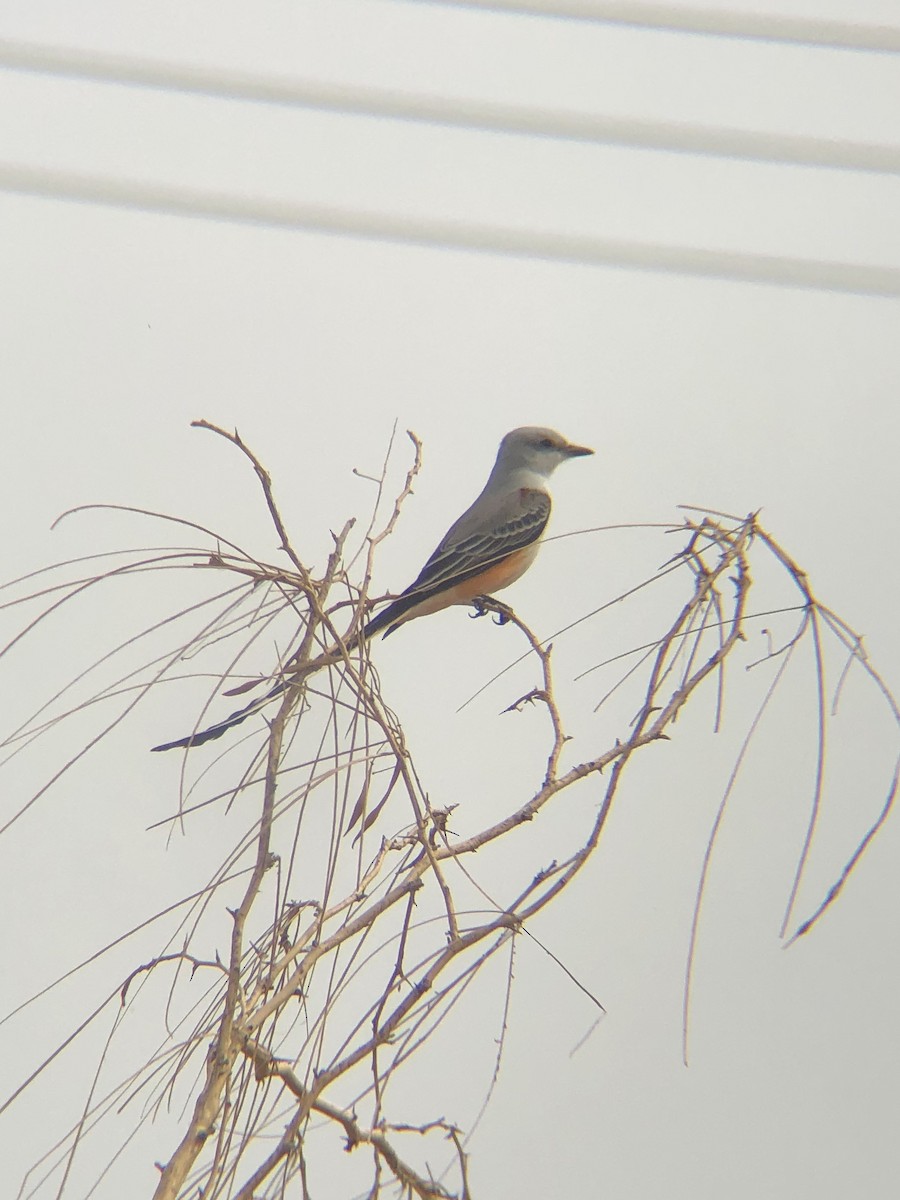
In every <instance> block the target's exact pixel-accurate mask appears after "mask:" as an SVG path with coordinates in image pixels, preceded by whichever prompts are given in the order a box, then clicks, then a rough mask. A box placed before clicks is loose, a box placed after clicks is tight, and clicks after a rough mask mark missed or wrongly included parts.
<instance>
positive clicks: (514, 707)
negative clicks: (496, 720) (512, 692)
mask: <svg viewBox="0 0 900 1200" xmlns="http://www.w3.org/2000/svg"><path fill="white" fill-rule="evenodd" d="M537 700H543V702H544V703H545V704H548V705H549V703H550V697H549V696H548V695H547V693H546V692H545V691H544V689H543V688H532V690H531V691H530V692H526V693H525V695H524V696H520V697H519V699H518V700H514V701H513V702H512V704H510V706H509V707H508V708H503V709H501V710H500V714H501V716H502V715H503V714H504V713H509V712H521V711H522V707H523V706H524V705H526V704H534V703H535V701H537Z"/></svg>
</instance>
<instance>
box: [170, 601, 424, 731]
mask: <svg viewBox="0 0 900 1200" xmlns="http://www.w3.org/2000/svg"><path fill="white" fill-rule="evenodd" d="M420 590H421V589H420ZM420 590H419V591H416V590H414V589H413V588H408V589H407V591H406V592H404V593H403V595H402V596H400V597H398V598H397V599H396V600H395V601H394V602H393V603H392V604H389V605H388V607H387V608H385V609H383V610H382V611H381V612H380V613H379V614H378V615H377V616H376V617H373V619H372V620H371V621H369V622H368V624H366V625H364V626H363V628H362V630H361V631H360V632H359V633H357V634H356V635H354V636H353V637H351V638H349V639H348V640H347V641H346V642H345V644H344V650H345V651H347V652H348V653H349V652H350V651H352V650H355V649H356V647H357V646H358V645H359V643H360V642H367V641H368V640H369V638H371V637H372V636H373V635H374V634H377V633H383V634H384V637H387V636H388V634H391V633H393V632H394V630H395V629H396V628H397V626H398V625H399V624H400V623H401V621H402V618H403V616H404V615H405V613H406V612H407V611H408V609H410V608H411V607H413V606H414V605H415V604H417V603H418V602H419V601H420V599H421V595H420ZM342 657H343V654H342V653H341V651H339V650H337V649H336V648H335V647H332V649H331V650H330V651H326V652H325V653H324V654H323V655H321V657H320V658H318V659H316V661H315V662H314V663H310V664H308V665H307V667H306V668H305V669H303V670H302V671H301V672H297V673H294V674H292V675H290V676H289V677H288V678H285V679H280V680H279V681H278V682H277V683H276V684H275V685H274V687H271V688H270V689H269V690H268V691H267V692H266V693H265V694H264V695H262V696H259V697H257V699H256V700H252V701H251V702H250V703H249V704H245V705H244V707H243V708H239V709H237V710H236V711H235V712H233V713H231V714H229V716H227V717H225V718H223V719H222V720H221V721H217V722H216V724H215V725H210V726H209V728H208V729H200V730H198V731H197V733H192V734H190V735H189V736H188V737H183V738H178V739H177V740H176V741H174V742H163V743H162V744H161V745H159V746H153V747H151V749H152V750H154V751H159V750H186V749H190V748H191V747H193V746H202V745H204V744H205V743H206V742H213V741H215V739H216V738H220V737H221V736H222V735H223V734H225V733H227V732H228V730H229V729H234V727H235V726H236V725H240V723H241V722H242V721H246V720H247V718H248V717H252V716H253V714H254V713H258V712H260V711H261V710H262V709H263V708H264V707H265V706H266V705H267V704H268V703H269V701H270V700H273V699H274V698H275V697H276V696H280V695H282V693H283V692H284V691H285V690H286V689H287V688H288V687H289V686H290V685H291V684H292V683H296V682H297V680H298V678H300V677H302V676H306V675H311V674H312V673H313V672H314V671H317V670H319V668H321V667H326V666H329V665H330V664H331V663H334V662H338V661H340V659H341V658H342Z"/></svg>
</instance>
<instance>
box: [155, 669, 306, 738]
mask: <svg viewBox="0 0 900 1200" xmlns="http://www.w3.org/2000/svg"><path fill="white" fill-rule="evenodd" d="M288 683H289V681H288V680H286V679H279V681H278V683H276V684H275V686H274V687H271V688H269V690H268V691H267V692H266V694H265V695H264V696H258V697H257V698H256V699H255V700H251V702H250V703H249V704H245V705H244V707H243V708H239V709H237V710H236V711H235V712H233V713H231V715H230V716H227V717H225V719H224V720H222V721H219V722H217V723H216V724H215V725H210V726H209V728H208V729H201V730H199V731H198V732H197V733H192V734H190V735H189V736H188V737H183V738H179V739H178V740H177V741H175V742H163V743H162V745H161V746H154V747H153V749H154V750H180V749H186V748H187V747H189V746H202V745H203V743H204V742H212V741H215V739H216V738H220V737H221V736H222V734H223V733H227V732H228V730H229V729H234V727H235V725H240V723H241V721H246V720H247V718H248V717H252V716H253V714H254V713H257V712H259V711H260V709H262V708H263V707H264V706H265V705H266V704H268V703H269V701H270V700H273V699H274V698H275V697H276V696H280V695H281V694H282V693H283V692H284V691H285V690H286V688H287V687H288Z"/></svg>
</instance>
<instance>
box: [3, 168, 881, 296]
mask: <svg viewBox="0 0 900 1200" xmlns="http://www.w3.org/2000/svg"><path fill="white" fill-rule="evenodd" d="M0 191H6V192H10V193H16V194H19V195H27V196H36V197H41V198H42V199H47V200H65V201H75V202H80V203H87V204H99V205H106V206H111V207H114V208H120V209H132V210H137V211H140V212H148V213H159V214H165V215H168V216H178V217H192V218H202V219H206V220H217V221H229V222H237V223H242V224H252V225H258V226H264V227H267V228H276V229H291V230H298V231H303V232H308V233H319V234H332V235H340V236H344V237H355V238H363V239H366V240H370V241H380V242H389V243H394V244H400V245H406V246H419V247H426V248H429V249H437V250H457V251H474V252H478V253H484V254H493V255H500V256H505V257H513V258H530V259H538V260H542V261H545V262H556V263H567V264H574V265H580V266H595V267H596V266H602V267H624V268H631V269H639V270H648V271H657V272H667V273H673V274H677V275H688V276H699V277H702V278H708V279H721V280H729V281H734V282H741V283H762V284H774V285H777V286H782V287H794V288H812V289H816V290H820V291H831V292H850V293H858V294H862V295H869V296H890V297H898V296H900V269H897V268H894V267H873V266H867V265H865V264H861V263H842V262H829V261H826V260H819V259H804V258H790V257H782V256H776V255H760V254H743V253H738V252H728V251H720V250H708V249H703V248H699V247H689V246H672V245H659V244H654V243H649V242H634V241H619V240H615V239H607V238H596V237H591V236H587V235H579V234H569V233H557V232H550V231H541V230H528V229H512V228H509V227H504V226H497V225H489V224H479V223H476V222H471V221H457V220H450V219H434V218H422V217H406V216H398V215H396V214H392V213H380V212H367V211H365V210H362V209H347V208H339V207H337V206H332V205H314V204H297V203H294V202H292V201H281V200H274V199H273V200H265V199H261V198H259V197H245V196H239V195H235V194H233V193H225V192H218V191H209V190H200V189H190V188H182V187H175V186H172V185H169V184H160V183H151V182H140V181H130V180H122V179H111V178H106V177H103V176H99V175H89V174H85V173H79V172H72V171H58V170H52V169H47V168H40V167H28V166H19V165H16V164H11V163H7V164H2V163H0Z"/></svg>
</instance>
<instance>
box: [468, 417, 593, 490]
mask: <svg viewBox="0 0 900 1200" xmlns="http://www.w3.org/2000/svg"><path fill="white" fill-rule="evenodd" d="M593 453H594V452H593V450H589V449H588V447H587V446H576V445H574V444H573V443H572V442H567V441H566V439H565V438H564V437H563V436H562V434H559V433H557V432H556V430H555V429H545V428H543V427H542V426H540V425H523V426H522V428H521V429H513V430H512V431H511V432H510V433H508V434H507V435H506V437H505V438H504V439H503V441H502V442H501V443H500V450H499V451H498V453H497V461H496V463H495V464H494V469H493V471H491V479H490V482H494V481H495V480H497V478H498V477H499V478H501V479H506V478H507V477H508V476H510V475H514V476H517V477H518V476H522V477H525V478H524V479H523V482H522V484H521V486H525V487H528V486H531V487H534V486H539V485H540V484H541V483H543V482H544V480H546V479H548V478H549V477H550V476H551V475H552V474H553V472H554V471H555V470H556V468H557V467H558V466H559V464H560V463H563V462H565V461H566V460H567V459H569V458H581V457H582V456H583V455H585V454H593Z"/></svg>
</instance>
